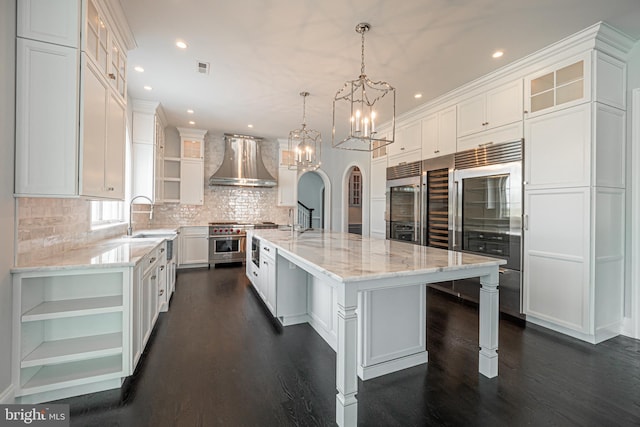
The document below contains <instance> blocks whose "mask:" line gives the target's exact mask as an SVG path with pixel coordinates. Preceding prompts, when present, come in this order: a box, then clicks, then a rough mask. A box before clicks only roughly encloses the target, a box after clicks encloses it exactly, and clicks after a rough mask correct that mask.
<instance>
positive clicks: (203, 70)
mask: <svg viewBox="0 0 640 427" xmlns="http://www.w3.org/2000/svg"><path fill="white" fill-rule="evenodd" d="M210 67H211V65H210V64H209V63H208V62H203V61H196V70H197V71H198V73H200V74H209V68H210Z"/></svg>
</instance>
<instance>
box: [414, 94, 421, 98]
mask: <svg viewBox="0 0 640 427" xmlns="http://www.w3.org/2000/svg"><path fill="white" fill-rule="evenodd" d="M413 97H414V98H415V99H420V98H422V94H421V93H416V94H415V95H413Z"/></svg>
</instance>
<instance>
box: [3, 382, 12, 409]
mask: <svg viewBox="0 0 640 427" xmlns="http://www.w3.org/2000/svg"><path fill="white" fill-rule="evenodd" d="M14 400H15V396H14V393H13V384H10V385H9V387H7V388H6V389H5V390H4V391H3V392H2V393H0V404H2V405H9V404H11V403H13V401H14Z"/></svg>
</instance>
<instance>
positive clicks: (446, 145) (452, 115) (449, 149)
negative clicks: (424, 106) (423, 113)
mask: <svg viewBox="0 0 640 427" xmlns="http://www.w3.org/2000/svg"><path fill="white" fill-rule="evenodd" d="M456 112H457V108H456V106H455V105H453V106H451V107H449V108H445V109H444V110H442V111H440V112H439V113H438V153H437V154H438V155H439V156H444V155H445V154H453V153H455V152H456V140H457V133H456Z"/></svg>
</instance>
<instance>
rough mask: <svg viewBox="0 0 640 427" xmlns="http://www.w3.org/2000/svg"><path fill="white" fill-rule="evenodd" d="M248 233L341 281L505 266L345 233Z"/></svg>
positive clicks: (487, 259) (498, 261)
mask: <svg viewBox="0 0 640 427" xmlns="http://www.w3.org/2000/svg"><path fill="white" fill-rule="evenodd" d="M251 233H252V235H254V236H257V237H259V238H262V239H264V240H266V241H268V242H270V243H271V244H273V245H274V246H276V247H277V248H278V249H280V250H284V251H286V252H288V254H289V255H290V256H292V257H293V258H297V259H300V260H301V261H303V262H307V263H310V264H313V265H315V266H316V267H318V268H319V269H321V270H322V271H323V273H325V274H327V275H328V276H330V277H333V278H334V279H335V280H338V281H341V282H354V281H359V280H371V279H378V278H391V277H400V276H409V275H413V274H416V273H431V272H438V271H446V270H462V269H465V268H472V267H478V266H496V265H502V264H506V261H505V260H502V259H499V258H490V257H485V256H480V255H473V254H467V253H461V252H453V251H447V250H444V249H437V248H432V247H428V246H420V245H413V244H410V243H404V242H397V241H393V240H383V239H376V238H370V237H363V236H360V235H357V234H349V233H338V232H329V231H321V230H309V231H306V232H304V233H302V234H300V233H298V232H296V234H295V237H292V236H291V231H286V230H253V231H251Z"/></svg>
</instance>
